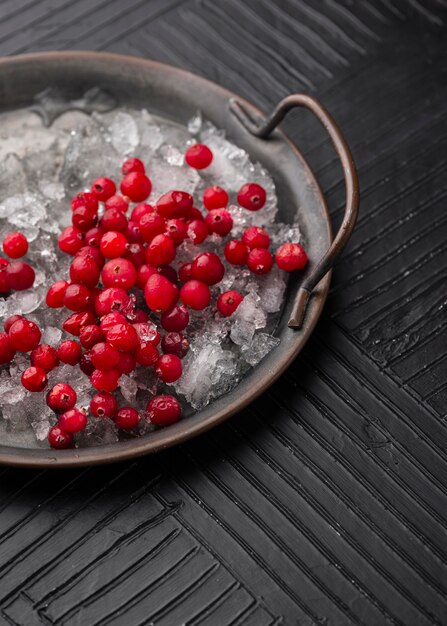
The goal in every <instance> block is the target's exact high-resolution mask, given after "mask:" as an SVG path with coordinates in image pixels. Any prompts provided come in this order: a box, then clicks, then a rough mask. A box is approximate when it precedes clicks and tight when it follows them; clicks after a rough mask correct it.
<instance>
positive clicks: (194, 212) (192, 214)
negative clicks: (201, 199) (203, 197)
mask: <svg viewBox="0 0 447 626" xmlns="http://www.w3.org/2000/svg"><path fill="white" fill-rule="evenodd" d="M188 220H189V221H190V222H192V221H193V220H199V221H200V222H203V215H202V212H201V211H200V209H198V208H197V207H195V206H193V207H192V209H191V210H190V211H189V214H188Z"/></svg>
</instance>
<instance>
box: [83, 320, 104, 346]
mask: <svg viewBox="0 0 447 626" xmlns="http://www.w3.org/2000/svg"><path fill="white" fill-rule="evenodd" d="M104 338H105V337H104V333H103V332H102V330H101V328H100V327H99V326H97V325H96V324H88V326H84V328H82V329H81V333H80V335H79V341H80V342H81V345H82V346H83V347H84V348H87V350H90V348H93V346H94V345H96V344H97V343H99V342H100V341H104Z"/></svg>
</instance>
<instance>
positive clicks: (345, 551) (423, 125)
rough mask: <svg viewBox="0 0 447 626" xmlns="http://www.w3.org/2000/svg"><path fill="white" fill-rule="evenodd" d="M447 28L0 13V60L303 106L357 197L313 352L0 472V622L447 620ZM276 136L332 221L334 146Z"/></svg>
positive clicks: (289, 14) (147, 12)
mask: <svg viewBox="0 0 447 626" xmlns="http://www.w3.org/2000/svg"><path fill="white" fill-rule="evenodd" d="M446 21H447V2H446V0H407V1H405V0H370V1H367V0H363V1H358V2H354V1H353V0H247V1H245V2H243V1H241V0H222V1H221V2H218V1H216V0H202V1H200V0H183V1H181V0H127V1H123V0H120V1H118V0H102V1H97V2H93V1H92V0H76V1H74V0H1V2H0V54H2V55H10V54H17V53H23V52H28V51H36V50H48V49H60V50H62V49H88V50H111V51H115V52H123V53H127V54H134V55H141V56H144V57H149V58H154V59H159V60H162V61H165V62H168V63H172V64H175V65H178V66H181V67H184V68H187V69H189V70H192V71H194V72H197V73H199V74H202V75H203V76H205V77H207V78H209V79H211V80H214V81H216V82H218V83H221V84H222V85H224V86H226V87H228V88H230V89H232V90H234V91H236V92H238V93H240V94H242V95H243V96H246V97H247V98H248V99H249V100H252V101H254V102H255V103H256V104H258V105H259V106H260V107H261V108H263V109H264V110H266V111H268V110H270V109H271V107H272V106H273V105H274V104H275V103H276V102H277V101H278V100H279V99H280V98H282V97H283V96H285V95H287V94H289V93H291V92H296V91H303V92H308V93H311V94H315V95H317V96H318V97H319V98H320V99H321V100H322V101H323V103H324V104H325V105H326V106H327V107H328V108H329V110H330V111H331V112H332V113H333V115H334V117H335V118H336V120H337V121H338V122H339V123H340V125H341V127H342V128H343V131H344V133H345V134H346V137H347V139H348V141H349V143H350V145H351V146H352V149H353V153H354V157H355V159H356V161H357V164H358V169H359V174H360V181H361V191H362V200H361V215H360V220H359V224H358V227H357V230H356V232H355V235H354V237H353V239H352V242H351V244H350V245H349V248H348V250H347V252H346V253H345V255H344V257H343V258H342V260H341V261H340V262H339V263H338V265H337V268H336V271H335V273H334V280H333V285H332V290H331V295H330V297H329V301H328V304H327V307H326V310H325V314H324V316H323V319H322V321H321V323H320V324H319V326H318V329H317V332H316V333H315V336H314V337H313V338H312V340H311V341H310V344H309V345H308V347H307V349H306V350H305V352H304V354H303V355H302V356H301V357H300V358H299V359H298V360H297V361H296V362H295V363H294V364H293V365H292V367H290V369H289V370H288V371H287V373H286V374H285V375H284V376H283V377H282V378H281V380H280V381H279V382H278V383H277V384H275V385H274V386H273V387H272V388H271V389H270V390H269V391H268V392H267V393H266V394H265V395H264V396H263V397H262V398H261V399H260V400H258V401H257V402H255V403H254V404H253V405H252V406H251V407H250V408H248V409H247V410H245V411H244V412H243V413H241V414H240V415H238V416H237V417H236V418H234V419H232V420H231V421H230V422H228V423H227V424H225V425H224V426H222V427H220V428H217V429H216V430H214V431H212V432H210V433H209V434H207V435H206V436H203V437H201V438H199V439H197V440H195V441H193V442H191V443H189V444H187V445H183V446H181V448H179V449H175V450H171V451H168V452H166V453H163V454H159V455H157V456H155V457H153V458H147V459H143V460H141V461H138V462H134V463H124V464H121V465H116V466H110V467H103V468H98V469H94V468H93V469H84V470H79V471H59V472H49V471H48V472H32V471H19V470H14V469H4V470H3V471H2V473H1V483H0V485H1V486H0V494H1V503H0V511H1V512H0V568H1V569H0V615H1V617H0V622H1V624H3V623H4V624H18V625H20V626H35V625H37V624H58V625H59V624H69V625H71V624H73V625H82V626H93V625H98V626H99V625H105V624H107V625H109V624H113V625H115V624H116V625H119V626H121V625H125V626H134V625H140V624H155V625H156V626H162V625H163V626H180V625H181V624H188V625H189V626H192V625H199V624H200V625H209V626H230V624H231V625H233V626H234V625H236V624H238V625H242V624H243V625H244V626H267V625H272V624H287V625H289V624H291V625H298V624H299V625H305V624H306V625H308V624H327V625H331V626H332V625H335V624H337V625H347V624H364V625H368V626H370V625H381V624H388V623H392V624H399V625H401V626H415V625H426V624H447V600H446V595H445V593H446V587H447V574H446V568H445V564H446V560H447V556H446V548H447V546H446V521H445V517H444V514H445V512H446V511H447V506H446V471H445V469H446V465H445V458H446V430H445V415H446V406H447V345H446V322H447V318H446V305H447V289H446V281H447V212H446V195H447V178H446V174H445V172H446V160H447V152H446V148H447V125H446V122H445V116H446V115H445V111H446V101H447V46H446V39H447V37H446ZM286 129H287V131H288V132H289V134H290V135H291V136H292V138H293V139H294V140H295V141H296V142H297V143H298V145H299V146H300V147H301V148H302V149H303V151H304V152H305V154H306V155H307V157H308V158H309V160H310V162H311V163H312V165H313V167H314V169H315V172H316V174H317V176H318V178H319V179H320V181H321V182H322V185H323V188H324V189H325V191H326V192H327V195H328V199H329V203H330V206H331V208H332V213H333V216H334V220H335V221H336V222H337V220H339V219H340V215H341V212H342V206H343V184H342V178H341V171H340V168H339V166H338V163H337V161H336V158H335V156H334V154H333V152H332V150H331V148H330V145H329V141H328V140H327V139H326V138H325V137H324V136H323V135H322V133H321V131H320V129H319V128H318V126H317V125H316V124H315V125H314V124H313V122H312V120H310V118H309V117H307V116H306V114H304V113H301V114H298V113H296V114H294V115H293V116H292V119H290V120H289V121H288V123H287V124H286Z"/></svg>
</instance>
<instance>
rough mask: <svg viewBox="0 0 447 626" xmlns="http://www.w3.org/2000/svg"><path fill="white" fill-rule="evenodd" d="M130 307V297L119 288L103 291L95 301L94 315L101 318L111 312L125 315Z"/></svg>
mask: <svg viewBox="0 0 447 626" xmlns="http://www.w3.org/2000/svg"><path fill="white" fill-rule="evenodd" d="M131 306H132V300H131V298H130V296H129V295H128V294H127V293H126V292H125V291H124V289H121V288H120V287H109V288H108V289H104V291H102V292H101V293H100V294H99V295H98V296H96V300H95V311H96V315H98V316H99V317H102V316H103V315H107V313H110V312H111V311H120V312H122V313H124V314H125V313H126V312H127V311H128V310H129V309H130V308H131Z"/></svg>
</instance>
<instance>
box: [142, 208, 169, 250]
mask: <svg viewBox="0 0 447 626" xmlns="http://www.w3.org/2000/svg"><path fill="white" fill-rule="evenodd" d="M165 230H166V220H165V218H164V217H162V216H161V215H157V213H146V214H145V215H143V217H142V218H141V220H140V232H141V235H142V237H143V239H144V241H146V242H147V243H150V242H151V241H152V239H153V238H154V237H156V236H157V235H162V234H163V233H164V232H165Z"/></svg>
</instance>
